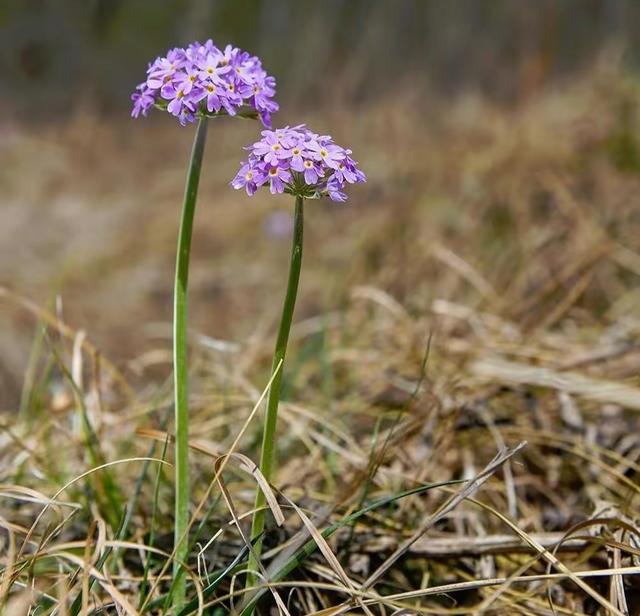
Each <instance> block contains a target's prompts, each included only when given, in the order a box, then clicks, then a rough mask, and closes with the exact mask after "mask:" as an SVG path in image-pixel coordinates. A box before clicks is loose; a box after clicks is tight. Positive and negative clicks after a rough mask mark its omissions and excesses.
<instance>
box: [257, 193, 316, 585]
mask: <svg viewBox="0 0 640 616" xmlns="http://www.w3.org/2000/svg"><path fill="white" fill-rule="evenodd" d="M303 206H304V199H303V198H302V197H296V210H295V218H294V223H293V243H292V247H291V263H290V265H289V281H288V283H287V293H286V295H285V298H284V306H283V307H282V317H281V319H280V329H279V330H278V339H277V340H276V348H275V352H274V354H273V362H272V364H271V372H272V374H273V372H274V371H275V370H276V369H278V366H280V368H279V369H278V373H277V374H276V375H275V377H274V378H273V382H272V383H271V387H270V389H269V397H268V399H267V414H266V416H265V422H264V432H263V434H262V451H261V454H260V470H261V472H262V474H263V475H264V478H265V479H266V480H267V481H271V479H272V477H273V471H274V469H275V465H276V438H275V436H276V424H277V419H278V402H279V401H280V389H281V385H282V370H283V366H284V356H285V354H286V352H287V343H288V341H289V331H290V330H291V319H292V317H293V309H294V307H295V305H296V295H297V293H298V281H299V280H300V266H301V265H302V239H303ZM265 507H266V498H265V496H264V494H263V492H262V490H260V489H258V490H257V491H256V500H255V512H254V514H253V522H252V525H251V539H252V540H253V541H255V543H254V544H253V548H254V549H253V551H254V554H255V558H254V557H253V556H252V557H251V558H250V559H249V571H251V572H254V571H257V570H258V563H257V562H256V559H257V558H260V554H261V552H262V532H263V530H264V523H265V516H266V508H265ZM254 577H255V576H253V575H251V574H250V575H249V576H248V583H249V584H250V585H251V584H253V583H254Z"/></svg>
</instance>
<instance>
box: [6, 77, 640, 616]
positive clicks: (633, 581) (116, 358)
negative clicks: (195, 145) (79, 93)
mask: <svg viewBox="0 0 640 616" xmlns="http://www.w3.org/2000/svg"><path fill="white" fill-rule="evenodd" d="M637 102H638V90H637V87H636V85H635V84H634V83H633V82H629V81H627V80H625V79H623V78H621V77H620V76H619V75H616V74H609V73H606V72H604V73H602V72H601V73H598V74H596V75H592V76H590V77H589V78H586V79H584V80H583V81H580V82H579V83H576V84H574V85H572V86H571V87H568V88H566V89H564V90H562V91H557V92H547V93H546V94H544V95H542V96H540V97H539V98H537V99H535V100H531V101H529V102H528V103H527V104H523V105H522V106H521V107H519V108H517V109H508V110H505V109H498V108H495V107H492V106H490V105H488V104H485V103H483V102H482V101H478V100H475V99H473V98H471V97H467V98H465V99H463V100H460V101H458V102H456V103H455V104H450V103H448V104H447V105H444V104H438V103H432V104H430V106H429V109H430V111H429V114H425V115H420V114H419V113H418V112H417V110H418V109H419V108H420V106H421V105H422V106H424V105H425V103H424V102H417V101H406V102H405V103H403V104H400V103H397V102H394V106H393V107H392V106H391V105H390V104H389V103H380V104H378V105H374V106H370V107H368V108H366V109H358V110H346V109H345V110H336V111H333V112H331V113H325V114H324V115H322V114H317V116H316V117H315V118H311V119H310V120H309V124H310V125H312V126H317V127H318V129H319V130H325V129H329V127H330V129H331V132H332V133H333V134H334V136H335V137H336V139H337V141H339V142H344V143H350V144H353V148H354V150H355V152H356V154H357V157H358V158H359V159H360V160H361V161H362V166H363V168H364V169H365V170H366V171H367V172H368V174H369V177H370V181H369V183H368V184H367V185H366V186H365V187H364V188H363V189H362V190H360V191H353V193H354V194H353V197H352V202H351V205H350V206H348V207H341V206H339V207H337V206H335V205H331V204H315V203H314V204H311V205H310V206H309V208H308V216H307V224H308V234H307V237H308V240H307V252H306V254H305V263H304V266H303V269H304V272H303V276H302V285H301V291H300V294H301V299H300V304H299V307H298V310H297V313H296V314H297V319H296V323H295V325H294V329H293V332H292V338H293V347H292V348H291V350H290V353H289V359H288V363H287V367H286V386H285V390H286V391H285V403H284V404H283V406H282V409H281V415H280V417H281V423H280V448H279V457H280V463H281V466H280V469H279V473H278V479H277V481H276V483H275V485H274V486H273V487H272V489H273V494H270V505H271V508H272V510H273V511H274V513H275V514H276V518H278V517H279V516H280V515H281V516H282V519H280V520H279V521H280V522H281V525H280V526H276V524H275V523H273V524H272V527H271V528H270V529H269V532H268V536H267V539H266V545H267V548H268V552H267V555H266V559H265V569H264V571H263V575H264V576H265V578H269V579H271V580H272V581H273V583H272V584H271V585H270V590H269V592H267V593H265V594H263V595H262V597H261V599H260V601H261V603H260V608H259V610H261V613H264V614H266V613H268V612H269V608H273V609H279V610H280V611H281V612H282V613H286V612H287V611H288V612H289V613H290V614H292V615H295V614H313V613H317V614H325V615H327V614H341V613H347V612H350V613H354V614H355V613H363V614H409V613H421V614H467V613H468V614H523V615H524V614H526V615H531V614H553V613H557V614H618V615H619V614H629V615H632V614H640V582H639V580H640V531H639V530H638V525H639V524H640V507H639V506H638V498H639V495H638V492H640V486H639V482H638V477H639V476H640V436H639V435H640V430H639V427H640V426H639V421H638V411H639V410H640V383H639V382H638V372H637V370H638V368H637V367H638V361H639V360H640V293H639V291H638V289H639V287H638V277H639V276H640V239H639V238H640V217H639V215H638V212H639V210H638V205H637V204H638V197H637V195H638V190H639V189H640V175H639V174H640V145H639V144H638V135H639V127H638V124H637V118H636V117H635V108H636V106H637ZM287 119H291V120H292V121H295V119H296V118H287ZM254 130H255V127H253V126H252V125H249V124H246V125H241V128H239V127H238V125H237V123H234V124H233V126H230V125H229V124H227V125H223V124H220V125H219V126H215V127H212V131H211V135H212V137H213V136H214V135H216V138H212V139H211V141H210V144H209V149H208V151H207V154H206V160H207V165H208V168H207V169H205V172H204V178H203V181H204V187H203V194H202V199H201V202H200V206H199V208H200V209H199V213H198V220H197V223H196V226H197V230H196V238H195V244H196V246H195V255H194V257H193V258H194V262H195V263H194V270H193V276H192V280H193V295H192V323H193V344H192V375H193V376H192V386H193V395H192V409H191V416H192V424H191V425H192V434H193V442H192V444H193V457H192V460H193V472H192V477H193V482H194V486H195V495H194V508H193V511H194V529H195V528H197V527H199V528H200V534H199V539H198V542H197V544H196V545H194V548H193V550H192V560H191V561H190V563H189V565H190V567H191V582H190V588H191V594H190V596H191V597H193V598H195V599H197V598H198V597H200V601H201V604H202V605H208V606H210V607H208V608H205V609H209V610H210V611H209V612H207V613H212V614H213V613H220V614H222V613H229V612H230V611H233V610H234V609H237V608H238V606H239V605H240V603H241V601H242V592H243V588H244V584H243V579H242V560H241V562H240V564H239V565H238V567H235V568H233V569H231V570H230V571H229V572H228V574H227V575H225V577H224V579H223V580H222V581H221V583H220V584H219V585H218V586H217V587H216V589H215V592H213V593H209V594H208V591H207V590H206V589H207V586H208V585H209V584H211V582H212V581H213V580H214V579H215V577H216V573H215V572H219V571H220V570H221V569H224V568H225V567H227V566H229V565H230V564H231V563H232V562H233V561H234V558H236V557H237V556H238V555H239V554H240V555H241V556H242V557H243V558H244V559H246V555H247V553H246V547H245V548H244V550H243V547H244V543H245V541H244V539H245V535H246V530H247V527H248V520H249V515H250V508H251V503H252V501H253V491H254V490H255V489H256V483H257V482H259V480H260V477H259V475H257V474H256V471H255V469H254V468H253V466H252V463H251V458H255V454H256V445H257V437H258V434H259V421H258V420H257V417H259V415H257V412H258V411H259V410H260V406H259V405H258V404H257V403H258V402H259V400H260V395H261V393H262V392H263V391H264V388H265V387H266V385H267V382H268V380H269V373H268V366H269V359H270V353H271V350H272V344H273V328H274V322H275V319H276V317H277V313H278V310H279V307H280V306H279V303H280V296H281V293H282V287H283V284H284V269H285V267H286V259H287V251H288V240H287V237H286V235H287V234H286V232H285V234H284V236H282V235H281V233H280V231H279V229H280V227H282V226H284V227H285V228H286V226H287V224H289V219H288V217H287V214H286V212H288V207H289V205H290V204H289V203H288V202H287V200H285V199H283V200H282V201H278V200H277V199H275V200H274V199H267V198H266V197H265V198H264V199H261V198H254V200H252V201H248V200H247V199H246V198H244V197H243V196H241V195H239V194H237V193H234V192H232V191H230V190H227V189H226V188H225V182H226V181H227V179H228V178H229V177H230V176H231V174H232V173H233V170H234V168H235V164H236V158H238V159H239V157H240V156H239V154H238V156H234V155H231V156H230V155H229V152H234V151H236V152H238V153H239V149H238V148H239V146H240V145H242V144H244V143H246V142H248V141H250V140H251V138H252V134H253V131H254ZM187 132H188V131H178V129H176V127H174V126H168V125H166V124H165V123H163V122H161V121H157V122H155V123H154V122H153V121H150V122H148V123H147V124H146V125H144V124H136V125H135V130H134V128H133V127H132V126H128V125H127V129H126V131H123V130H120V129H119V127H118V126H113V125H108V124H104V123H100V122H97V121H96V120H95V119H92V118H90V117H86V116H83V117H78V118H77V119H76V120H74V122H73V123H71V124H70V125H67V126H64V127H62V128H55V129H52V128H44V129H42V130H35V129H28V130H27V129H24V128H22V129H9V128H6V129H5V133H6V135H7V136H6V139H3V144H2V146H1V147H2V149H1V150H0V168H1V169H2V171H1V173H2V176H3V177H2V181H3V186H6V188H5V189H4V190H3V201H2V207H3V210H4V212H3V213H4V216H3V219H4V220H5V221H7V223H6V224H5V225H3V228H2V231H0V233H1V234H2V242H1V244H0V245H1V246H2V247H1V248H0V250H2V258H1V259H0V268H1V269H0V279H3V280H5V281H6V282H7V283H10V288H9V285H6V286H4V287H2V289H1V295H0V300H1V301H2V313H1V314H2V319H3V321H2V322H0V325H1V327H0V337H1V340H2V355H1V360H2V372H3V374H2V379H3V383H4V384H5V387H4V392H5V393H4V394H3V398H2V403H3V405H4V406H5V408H6V413H4V415H3V416H2V425H3V429H2V433H1V434H0V447H1V449H0V455H1V459H2V467H1V468H2V482H3V483H2V485H0V499H1V500H0V503H1V504H0V525H1V526H2V527H3V529H4V530H3V532H2V540H3V547H2V552H1V558H2V561H1V562H2V567H3V569H2V580H1V582H0V593H1V594H2V596H3V600H4V602H5V604H4V610H5V613H9V614H27V613H29V612H28V609H29V607H28V606H30V605H31V606H35V605H36V603H37V602H39V603H40V605H41V611H39V612H37V613H38V614H45V613H53V612H54V611H55V613H56V614H69V613H72V612H73V609H75V608H78V609H79V611H80V612H82V610H84V613H91V614H94V613H95V614H97V613H112V614H115V613H122V614H135V613H140V612H141V603H144V601H140V597H141V596H142V594H141V593H142V591H144V593H146V596H147V597H148V600H147V602H146V606H145V609H148V610H149V611H148V612H147V613H162V602H160V603H158V602H157V601H156V599H157V598H158V597H159V596H161V595H162V594H163V593H166V592H167V590H168V585H169V582H170V580H169V574H170V572H171V569H170V567H169V564H170V552H171V542H172V539H171V537H172V523H171V516H172V513H171V512H172V496H171V494H172V493H171V485H170V477H171V473H170V471H169V469H168V465H169V464H170V463H171V459H170V455H167V456H165V454H164V453H163V450H165V449H167V448H166V446H165V445H164V444H165V443H166V441H167V432H166V427H167V425H168V424H167V418H168V416H169V415H170V413H171V406H170V405H171V391H170V388H169V384H168V382H167V381H166V379H167V377H168V375H169V371H170V360H171V356H170V341H169V338H168V333H169V331H170V330H169V326H168V319H169V317H170V295H169V294H170V290H171V269H172V261H173V242H174V235H175V231H176V229H175V224H176V222H177V216H178V211H177V206H176V204H177V203H178V202H179V199H180V192H181V189H182V176H183V165H184V160H185V152H186V151H187V149H188V141H189V138H190V135H188V134H187ZM71 172H73V174H74V175H73V176H72V175H70V173H71ZM266 208H268V210H267V209H266ZM265 221H267V222H266V223H265ZM56 293H59V294H60V296H61V298H62V299H61V300H58V301H55V299H52V298H55V294H56ZM25 295H29V296H31V297H34V298H35V300H36V301H34V302H31V301H28V300H25V299H24V296H25ZM43 326H44V330H43ZM34 331H36V332H39V333H36V335H35V342H34V343H33V344H30V343H29V339H30V338H32V339H33V338H34ZM83 331H88V332H89V338H87V337H86V336H85V334H84V333H82V332H83ZM89 339H90V340H91V341H92V344H90V343H89V342H88V340H89ZM429 341H430V342H429ZM30 348H31V352H30V353H29V349H30ZM98 349H99V350H98ZM108 358H111V359H112V362H113V363H111V362H109V361H108ZM425 358H426V362H425V361H424V360H425ZM423 366H424V369H423ZM25 367H26V368H25ZM18 408H19V409H20V411H19V413H17V409H18ZM251 418H253V419H252V420H251V421H249V419H251ZM170 431H171V430H170V428H169V432H170ZM522 441H526V442H527V444H526V446H525V447H524V448H523V449H521V450H519V451H517V452H515V453H514V451H512V449H511V448H514V447H516V446H517V445H518V443H521V442H522ZM168 451H170V448H169V449H168ZM499 451H502V452H503V455H502V456H501V457H498V459H497V460H494V462H493V463H492V462H491V461H492V460H493V459H494V456H495V455H496V452H499ZM232 452H233V455H228V454H231V453H232ZM165 457H166V458H167V460H166V461H165V462H162V459H163V458H165ZM100 465H108V466H107V468H106V469H103V470H96V471H94V472H89V471H90V470H91V469H92V468H95V467H98V466H100ZM84 473H87V474H86V475H84ZM81 474H83V475H81ZM451 480H458V482H457V483H454V484H449V485H447V482H449V481H451ZM462 480H464V481H462ZM434 482H443V483H444V485H440V486H439V487H433V488H431V489H427V488H423V489H420V486H425V484H430V483H434ZM63 486H66V487H65V488H64V489H62V488H63ZM411 490H413V491H414V492H413V493H411V494H406V495H404V496H403V497H401V498H400V497H398V498H397V499H396V500H393V501H392V500H387V501H383V502H380V503H378V505H377V506H376V507H375V508H371V509H370V510H369V511H368V512H367V513H366V514H364V515H361V516H359V517H357V519H354V520H352V521H351V522H350V523H349V524H346V525H344V526H343V527H341V528H340V529H338V530H336V532H334V533H333V534H331V535H330V536H329V533H328V532H324V533H323V534H321V533H320V531H323V530H326V529H327V528H328V527H329V525H330V524H332V523H334V522H336V521H338V520H341V519H343V518H344V517H345V516H347V515H349V514H351V513H354V512H357V511H358V510H361V509H362V508H363V507H365V506H366V505H368V504H370V503H372V502H375V501H378V499H385V498H387V499H389V497H392V496H393V495H402V493H403V492H406V491H411ZM125 505H127V507H126V511H127V514H128V523H127V525H126V531H122V530H121V531H120V532H119V531H118V526H119V525H120V521H121V517H120V516H121V515H122V511H123V510H124V509H123V507H124V506H125ZM199 505H201V506H199ZM323 535H324V536H323ZM309 536H311V537H312V538H313V540H314V541H315V542H316V543H317V544H318V546H319V549H318V550H316V551H315V552H313V554H311V555H310V556H309V557H308V558H306V559H305V560H304V561H303V562H301V563H300V564H299V565H298V566H297V567H295V568H294V569H293V570H292V571H291V572H290V573H289V574H288V576H286V577H285V578H284V579H279V576H278V571H279V570H280V569H281V567H282V564H283V563H285V562H287V559H288V558H289V557H290V556H291V554H293V553H294V552H295V550H296V549H297V548H299V546H301V545H303V544H304V542H305V541H306V540H307V539H308V538H309ZM143 578H144V579H146V581H143ZM77 597H79V598H78V599H76V598H77ZM74 601H77V603H76V604H75V607H74ZM154 601H155V603H154ZM101 606H102V609H101ZM214 606H217V607H219V608H220V610H221V611H219V612H214V611H213V610H214ZM193 609H194V613H196V612H197V609H198V608H197V601H196V604H195V606H194V608H193ZM31 613H34V612H31Z"/></svg>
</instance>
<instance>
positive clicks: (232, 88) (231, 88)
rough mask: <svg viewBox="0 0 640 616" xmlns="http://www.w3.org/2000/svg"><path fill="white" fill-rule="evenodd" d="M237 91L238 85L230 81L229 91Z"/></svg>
mask: <svg viewBox="0 0 640 616" xmlns="http://www.w3.org/2000/svg"><path fill="white" fill-rule="evenodd" d="M235 91H236V87H235V86H234V85H233V84H232V83H230V84H229V92H235Z"/></svg>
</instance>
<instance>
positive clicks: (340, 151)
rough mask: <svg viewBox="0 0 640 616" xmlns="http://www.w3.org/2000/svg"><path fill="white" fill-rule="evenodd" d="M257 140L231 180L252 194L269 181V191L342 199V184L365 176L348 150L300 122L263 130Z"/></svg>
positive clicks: (356, 182)
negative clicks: (289, 125)
mask: <svg viewBox="0 0 640 616" xmlns="http://www.w3.org/2000/svg"><path fill="white" fill-rule="evenodd" d="M261 137H262V138H261V139H260V140H259V141H256V142H255V143H253V144H252V145H250V146H248V147H247V148H246V149H247V150H248V151H249V158H248V160H247V161H246V162H245V163H243V164H242V166H241V167H240V171H238V174H237V175H236V177H235V178H234V179H233V180H232V182H231V186H232V187H233V188H236V189H240V188H245V189H246V191H247V194H249V195H252V194H254V193H255V192H256V190H257V188H258V187H260V186H262V185H264V184H267V183H268V184H269V189H270V191H271V193H273V194H276V193H283V192H288V193H291V194H294V195H299V196H301V197H305V198H308V199H312V198H318V197H322V196H328V197H329V198H330V199H332V200H333V201H339V202H341V201H346V199H347V195H346V194H345V193H344V187H345V186H346V184H359V183H362V182H365V181H366V177H365V175H364V173H362V171H360V169H358V163H356V162H355V160H353V158H351V150H345V149H344V148H342V147H340V146H339V145H336V144H335V143H334V142H333V139H332V138H331V137H329V136H327V135H323V136H320V135H317V134H316V133H313V132H311V131H310V130H309V129H308V128H306V127H305V126H304V124H301V125H300V126H294V127H293V128H290V127H288V126H286V127H284V128H280V129H277V130H273V131H272V130H264V131H262V133H261Z"/></svg>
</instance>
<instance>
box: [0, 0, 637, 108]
mask: <svg viewBox="0 0 640 616" xmlns="http://www.w3.org/2000/svg"><path fill="white" fill-rule="evenodd" d="M639 35H640V2H637V1H636V0H563V1H561V2H560V1H557V0H528V1H525V0H485V1H480V0H321V1H318V0H269V1H263V2H262V1H260V0H166V1H158V0H129V1H125V0H56V1H54V0H3V1H2V2H0V80H1V81H0V87H1V89H2V92H3V96H2V106H3V107H5V109H4V111H5V112H6V111H8V110H9V111H11V112H17V113H20V112H21V113H23V114H28V115H29V116H33V115H37V116H38V117H42V116H43V115H44V116H48V115H49V114H52V113H68V112H69V111H70V110H72V109H74V108H76V107H77V105H78V104H91V105H97V106H98V108H99V109H101V110H107V111H114V110H117V111H120V110H122V109H124V108H125V107H127V104H128V94H129V93H130V91H131V90H132V88H133V87H134V86H135V85H136V84H137V83H138V82H139V81H140V80H141V79H142V77H143V76H144V68H145V66H146V63H147V62H148V61H149V60H150V59H152V58H153V57H155V56H156V55H159V54H162V53H164V52H165V50H166V49H167V48H168V47H171V46H175V45H184V44H186V43H188V42H190V41H192V40H194V39H198V38H199V39H206V38H207V37H212V38H213V39H214V40H215V41H216V42H218V43H219V44H225V43H226V42H233V43H234V44H236V45H238V46H240V47H243V48H246V49H247V50H249V51H251V52H252V53H255V54H257V55H259V56H260V57H262V59H263V61H264V63H265V66H266V67H267V68H268V70H269V71H270V72H271V73H273V74H274V75H276V76H277V78H278V80H279V98H280V100H281V101H282V102H283V103H298V102H300V103H305V104H306V103H309V102H310V101H313V102H315V103H322V102H324V101H326V100H328V99H331V100H333V101H336V100H337V101H356V102H357V101H360V100H363V99H370V98H372V97H377V96H383V97H394V96H398V95H400V96H402V95H404V94H405V93H406V90H407V89H411V91H412V93H413V94H419V93H421V92H423V91H427V90H428V91H431V92H435V93H442V94H445V95H449V94H452V93H456V92H459V91H460V90H479V91H481V92H482V93H483V94H485V95H489V96H491V97H494V98H497V99H499V100H503V101H517V100H519V99H521V98H522V97H526V96H528V95H530V94H531V92H532V91H534V90H535V89H537V88H538V87H540V86H541V85H542V84H545V83H548V82H549V81H550V80H557V79H559V78H563V77H565V76H566V75H567V74H570V73H572V72H576V71H581V70H583V69H584V68H585V66H588V65H589V64H590V63H591V62H592V61H593V60H594V58H595V57H597V56H598V54H599V53H600V52H601V51H602V49H603V47H607V46H610V45H614V46H615V47H616V49H617V50H618V51H620V52H622V53H623V54H624V58H625V62H627V63H628V64H629V65H632V66H634V65H636V64H637V62H638V59H639V53H640V52H639V49H640V45H638V42H639Z"/></svg>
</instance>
